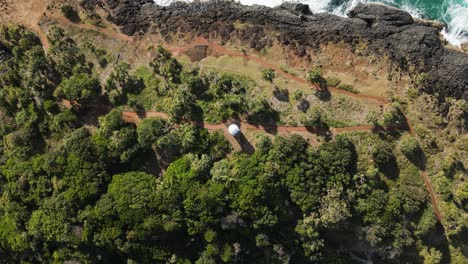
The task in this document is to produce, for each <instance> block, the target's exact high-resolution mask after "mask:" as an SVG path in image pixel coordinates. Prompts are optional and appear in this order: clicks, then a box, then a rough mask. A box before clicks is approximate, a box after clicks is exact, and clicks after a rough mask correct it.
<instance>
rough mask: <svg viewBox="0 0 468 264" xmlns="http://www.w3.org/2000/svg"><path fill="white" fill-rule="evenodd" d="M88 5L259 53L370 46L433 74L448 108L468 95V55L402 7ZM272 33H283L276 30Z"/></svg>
mask: <svg viewBox="0 0 468 264" xmlns="http://www.w3.org/2000/svg"><path fill="white" fill-rule="evenodd" d="M82 2H83V4H84V6H88V7H89V6H95V5H101V6H103V7H104V8H106V9H107V11H108V13H109V16H108V19H109V20H110V21H112V22H113V23H115V24H116V25H118V26H120V27H121V30H122V32H123V33H125V34H128V35H134V34H143V33H147V32H150V33H158V34H161V35H162V36H165V37H167V38H170V37H171V36H172V35H173V34H174V33H176V32H183V33H186V34H188V35H192V36H204V37H216V38H218V39H221V40H222V41H229V40H230V39H233V38H237V39H241V40H242V41H243V43H245V44H246V45H249V46H250V47H251V48H253V49H256V50H261V49H262V48H264V47H265V46H268V45H271V44H272V43H273V42H276V41H278V42H280V43H281V44H283V45H285V46H288V47H289V48H290V49H292V50H294V51H295V52H296V54H297V55H298V56H304V57H305V56H307V52H306V51H307V50H309V49H318V48H319V46H320V44H323V43H327V42H335V43H337V42H344V43H347V44H349V46H350V48H353V47H356V45H357V44H359V43H361V44H362V43H365V44H366V45H367V52H368V53H369V54H374V55H377V56H384V55H385V56H388V57H389V58H390V60H391V61H392V63H393V65H394V66H397V67H399V68H400V69H402V70H404V71H406V72H409V73H410V75H412V76H414V77H416V76H417V75H418V74H420V73H423V72H424V73H428V76H430V78H429V81H428V83H427V85H426V87H425V90H426V92H428V93H431V94H434V95H436V96H437V97H438V98H439V101H440V103H441V106H442V108H444V102H445V98H446V97H455V98H464V99H465V100H468V89H467V88H468V55H467V54H465V53H462V52H458V51H456V50H453V49H448V48H445V47H444V46H445V43H444V42H443V41H442V40H441V39H440V33H439V30H440V29H437V28H436V27H432V26H430V24H429V23H422V22H420V21H416V22H415V21H414V20H413V18H412V17H411V16H410V15H409V14H408V13H407V12H404V11H401V10H398V9H395V8H391V7H387V6H383V5H378V4H367V5H364V4H359V5H358V6H356V7H355V8H354V9H353V10H352V11H350V12H349V14H348V16H349V17H348V18H344V17H338V16H335V15H332V14H325V13H320V14H313V13H312V12H311V11H310V10H309V8H308V6H307V5H303V4H291V3H289V4H283V5H281V6H279V7H276V8H268V7H264V6H242V5H240V4H238V3H234V2H230V1H229V2H228V1H210V2H197V3H190V4H187V3H174V4H172V5H171V6H168V7H161V6H157V5H155V4H153V1H152V0H132V1H130V0H82ZM236 24H237V25H239V24H241V25H244V26H242V27H241V28H239V27H238V26H237V27H236ZM272 31H273V32H276V33H277V34H270V33H271V32H272Z"/></svg>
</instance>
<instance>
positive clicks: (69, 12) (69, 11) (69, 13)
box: [60, 4, 80, 22]
mask: <svg viewBox="0 0 468 264" xmlns="http://www.w3.org/2000/svg"><path fill="white" fill-rule="evenodd" d="M60 11H62V14H63V15H64V16H65V17H66V18H68V19H69V20H71V21H73V22H78V21H80V16H79V15H78V12H76V10H75V8H73V7H72V6H71V5H68V4H63V5H62V6H61V7H60Z"/></svg>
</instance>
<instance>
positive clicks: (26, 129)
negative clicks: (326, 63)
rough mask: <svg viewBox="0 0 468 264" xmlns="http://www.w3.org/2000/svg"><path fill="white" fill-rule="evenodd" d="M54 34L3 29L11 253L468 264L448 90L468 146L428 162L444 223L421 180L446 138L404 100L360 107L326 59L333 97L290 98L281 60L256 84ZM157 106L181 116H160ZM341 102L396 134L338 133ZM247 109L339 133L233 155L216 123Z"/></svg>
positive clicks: (5, 256) (3, 238)
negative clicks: (413, 115) (434, 134)
mask: <svg viewBox="0 0 468 264" xmlns="http://www.w3.org/2000/svg"><path fill="white" fill-rule="evenodd" d="M62 11H63V12H64V15H65V16H66V17H69V15H67V14H68V13H70V12H71V11H70V10H69V9H68V8H62ZM75 12H76V11H75ZM70 15H73V12H71V13H70ZM69 18H70V17H69ZM70 19H71V18H70ZM244 26H245V25H244V24H240V23H239V24H238V25H237V27H240V28H243V27H244ZM47 39H48V40H49V42H50V44H51V46H50V48H49V49H48V50H46V51H45V50H44V47H43V46H42V45H41V42H40V40H39V39H38V37H37V36H36V35H35V34H33V33H32V32H30V31H28V30H26V29H25V28H24V27H22V26H15V25H12V26H3V27H2V28H1V29H0V48H1V47H5V50H6V51H7V52H8V53H9V54H11V56H10V58H8V59H6V60H4V61H0V73H1V74H0V118H1V121H2V122H0V135H1V136H2V138H3V140H2V141H1V142H0V146H1V148H0V195H1V196H0V255H1V256H2V259H1V260H0V263H12V262H13V263H21V262H22V263H40V262H45V263H64V262H67V261H76V262H79V263H197V264H206V263H262V262H263V261H265V262H267V263H354V262H356V263H357V260H356V259H359V257H358V256H356V254H355V252H358V251H359V252H366V253H367V254H368V255H369V256H370V257H371V258H372V259H373V260H374V261H375V262H376V263H398V262H400V263H401V262H405V263H406V262H408V263H409V262H413V263H449V262H452V263H463V260H464V259H465V255H463V254H465V253H464V251H463V250H466V249H465V248H463V244H464V243H465V242H466V228H467V227H466V216H465V215H466V210H467V203H468V195H467V191H466V187H467V185H466V175H465V173H466V170H465V168H464V167H463V162H462V159H463V157H464V156H463V155H462V154H459V153H461V152H462V151H466V149H467V144H468V143H467V142H466V135H463V131H464V130H463V129H464V128H465V127H466V124H465V123H462V122H460V121H459V120H460V116H465V115H466V112H467V109H466V102H462V101H461V100H460V101H457V100H453V101H450V107H449V109H450V111H449V113H450V115H449V118H448V120H447V122H449V125H450V126H452V127H453V131H456V133H458V134H457V135H460V139H458V138H454V139H453V141H454V142H455V141H456V142H457V144H458V145H457V148H458V150H460V151H458V152H456V153H458V154H454V155H450V156H447V157H444V158H443V159H442V158H441V159H440V163H441V166H442V169H441V170H437V168H430V169H431V170H432V171H434V172H435V171H437V175H436V177H437V178H436V179H437V180H436V183H435V184H436V187H437V189H438V191H439V194H440V196H441V202H442V203H441V207H442V208H441V210H442V211H443V213H444V218H443V222H442V223H440V222H439V220H438V219H437V215H436V213H435V211H434V209H433V205H432V204H431V200H430V198H429V194H428V192H427V190H426V187H425V183H424V182H423V179H422V178H421V177H420V172H421V171H422V170H425V169H426V167H425V164H426V160H428V159H429V160H430V159H431V158H432V157H431V156H428V157H426V156H425V153H431V152H428V151H427V150H431V149H432V153H436V151H435V150H434V149H437V142H438V140H437V139H434V138H431V135H430V132H429V131H428V130H427V129H425V128H424V127H419V128H417V129H416V133H417V136H418V139H417V138H415V137H414V136H412V135H411V134H410V133H408V132H405V130H408V129H407V128H408V123H407V120H406V117H405V114H404V111H405V110H406V109H407V108H408V106H407V105H406V104H404V103H400V102H398V101H394V102H392V103H391V104H389V105H387V106H385V109H382V110H381V111H382V112H379V113H380V114H379V113H377V111H379V110H375V111H374V112H372V111H367V112H368V114H367V115H366V114H364V115H363V114H362V112H363V111H364V110H363V109H366V110H369V109H372V108H371V106H367V105H364V106H363V105H361V104H360V103H357V102H355V101H353V100H354V99H350V98H344V97H340V96H335V94H334V95H333V96H331V95H330V94H328V97H324V96H322V95H323V93H325V92H326V91H327V85H328V86H336V87H337V88H340V89H344V90H347V91H350V92H352V93H356V90H355V88H354V87H353V86H350V85H346V84H342V83H341V82H340V81H339V80H338V81H337V80H336V79H335V80H331V79H326V78H325V77H324V74H323V71H322V70H321V69H320V68H311V69H310V71H309V73H308V74H307V78H306V79H307V81H308V82H309V83H311V84H313V85H315V86H317V88H318V89H317V90H318V92H320V94H319V95H320V96H314V95H313V93H311V91H310V90H311V89H313V88H311V87H308V90H306V89H300V88H297V89H295V90H291V94H289V88H290V86H291V84H289V83H288V85H284V84H283V82H282V81H283V80H281V79H280V78H281V77H280V76H279V74H278V73H277V72H275V70H273V69H272V68H269V67H268V68H264V69H263V70H259V71H257V72H256V73H254V74H256V75H255V76H258V78H252V77H251V76H246V75H242V74H238V73H231V72H228V71H219V70H216V69H210V70H205V69H201V68H200V67H198V65H196V64H188V63H185V62H182V61H179V60H178V59H177V58H176V57H174V56H173V55H172V53H171V52H169V51H168V50H166V49H164V48H163V47H162V46H157V48H155V49H154V52H153V53H151V55H152V56H151V60H150V62H149V63H147V64H143V65H138V66H135V65H132V64H131V63H129V62H127V61H118V60H109V61H107V58H111V56H110V55H109V54H108V53H110V51H107V50H104V51H103V52H97V51H99V48H96V47H94V46H93V45H91V44H90V43H88V44H86V45H85V44H83V43H78V41H77V40H75V39H74V38H73V36H71V35H68V34H67V33H66V32H65V31H64V30H63V29H61V28H59V27H51V28H50V29H49V33H48V35H47ZM90 54H91V55H92V56H90ZM104 59H105V63H104ZM92 61H98V63H97V64H95V63H92ZM100 62H103V63H102V64H101V63H100ZM104 69H105V70H104ZM104 71H106V72H105V74H102V73H103V72H104ZM421 78H422V79H425V78H427V77H424V78H423V77H421ZM261 80H263V83H262V81H261ZM424 82H425V81H424V80H422V81H421V82H420V83H421V85H422V84H424ZM271 86H273V89H272V92H271V96H269V95H270V94H268V96H267V95H266V94H265V93H264V92H263V90H262V89H260V88H265V90H267V89H268V87H271ZM259 87H260V88H259ZM285 90H286V91H285ZM330 97H331V98H330ZM417 98H419V97H417ZM66 102H68V103H69V105H66ZM293 106H294V107H293ZM338 106H339V107H340V108H344V109H334V107H336V108H338ZM282 107H283V108H282ZM375 108H377V109H378V107H375ZM291 109H295V110H297V111H293V110H291ZM151 110H158V111H159V113H163V114H165V115H167V117H168V118H165V117H163V116H161V117H146V118H145V116H144V113H146V112H145V111H151ZM130 111H131V112H132V113H136V114H139V115H140V118H141V119H142V120H141V121H139V122H135V121H132V120H128V119H125V112H130ZM288 111H289V112H291V113H288ZM339 111H343V113H344V114H343V116H344V115H349V113H355V112H359V113H360V114H361V118H362V119H363V120H364V121H362V122H365V123H366V124H372V125H374V126H375V127H382V126H383V127H384V128H394V129H393V130H389V131H386V130H385V129H383V130H382V131H381V132H379V133H367V132H364V133H363V132H353V131H350V133H343V134H336V135H333V136H330V133H331V131H330V128H336V127H340V126H346V124H347V122H351V121H348V120H346V119H345V118H344V117H343V118H338V117H337V115H336V113H337V112H339ZM292 116H294V117H295V118H296V119H292V118H291V120H290V119H288V118H290V117H292ZM233 120H240V121H244V122H249V123H250V124H261V125H271V126H278V125H280V124H281V123H288V122H298V123H300V125H306V126H309V127H308V129H310V127H311V128H312V129H317V128H321V129H318V130H317V131H319V132H320V131H321V130H324V131H325V132H324V134H323V135H322V136H323V140H321V141H320V144H315V145H313V144H310V141H308V140H306V139H305V138H304V137H302V136H301V135H298V134H294V133H291V134H287V135H284V134H283V135H280V134H279V133H277V134H275V135H274V136H272V137H269V136H267V135H266V133H263V134H262V135H259V136H258V137H256V138H255V140H253V141H252V144H253V145H254V146H252V147H253V148H254V149H253V151H251V152H247V151H236V150H233V147H232V144H231V142H230V140H229V139H231V140H236V139H232V138H227V137H225V136H224V135H223V133H222V131H219V130H218V131H213V130H210V131H209V130H208V129H205V128H204V125H206V124H217V123H220V122H223V121H227V122H230V121H233ZM298 120H299V121H298ZM200 124H202V125H200ZM265 130H266V129H265ZM454 133H455V132H454ZM241 134H242V132H241ZM242 135H243V134H242ZM244 137H245V136H244ZM463 140H464V141H463ZM437 153H439V152H437Z"/></svg>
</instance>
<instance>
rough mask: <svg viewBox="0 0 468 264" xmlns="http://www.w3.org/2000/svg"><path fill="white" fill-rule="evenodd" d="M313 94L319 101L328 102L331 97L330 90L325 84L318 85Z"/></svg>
mask: <svg viewBox="0 0 468 264" xmlns="http://www.w3.org/2000/svg"><path fill="white" fill-rule="evenodd" d="M315 96H317V98H318V99H319V100H320V101H324V102H328V101H330V99H331V93H330V90H328V88H327V86H326V85H325V86H319V88H318V89H317V90H316V91H315Z"/></svg>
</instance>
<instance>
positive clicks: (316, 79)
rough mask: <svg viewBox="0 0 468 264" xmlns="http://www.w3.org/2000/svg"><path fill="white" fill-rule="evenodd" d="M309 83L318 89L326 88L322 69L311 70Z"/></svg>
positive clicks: (308, 74)
mask: <svg viewBox="0 0 468 264" xmlns="http://www.w3.org/2000/svg"><path fill="white" fill-rule="evenodd" d="M306 79H307V81H308V82H309V83H311V84H314V85H315V86H316V87H317V88H318V89H322V88H325V85H326V80H325V79H324V78H323V73H322V69H321V68H319V67H316V68H313V69H311V70H310V71H309V72H308V73H307V78H306Z"/></svg>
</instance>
